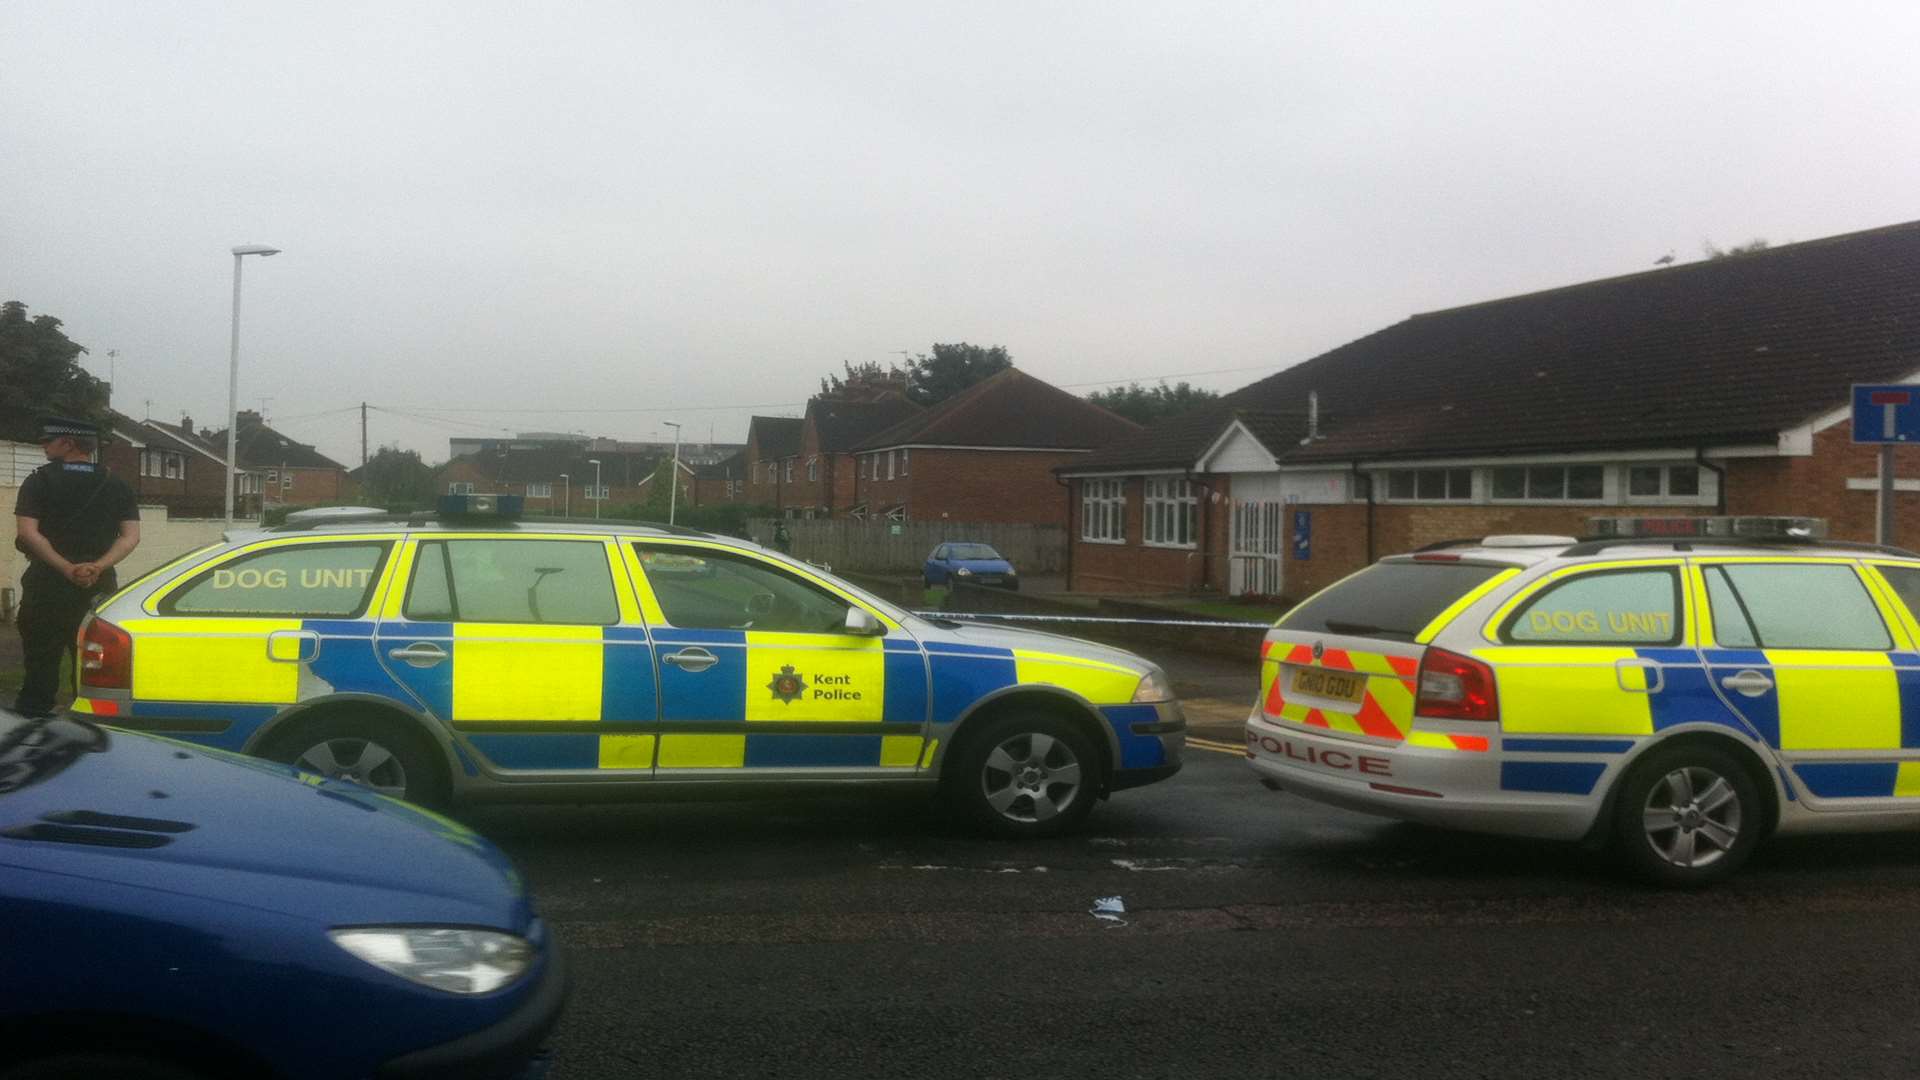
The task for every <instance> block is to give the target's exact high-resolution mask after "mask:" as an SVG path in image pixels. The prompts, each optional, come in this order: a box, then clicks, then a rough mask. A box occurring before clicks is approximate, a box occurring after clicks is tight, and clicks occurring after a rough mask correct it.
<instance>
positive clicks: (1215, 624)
mask: <svg viewBox="0 0 1920 1080" xmlns="http://www.w3.org/2000/svg"><path fill="white" fill-rule="evenodd" d="M913 614H915V615H918V616H920V617H921V618H923V619H1006V620H1008V621H1010V622H1067V623H1109V624H1113V625H1119V626H1195V627H1205V628H1209V629H1214V630H1271V629H1273V624H1271V623H1263V622H1225V621H1220V620H1214V619H1122V618H1118V617H1115V616H1109V615H1008V614H1001V613H1000V612H996V611H980V612H973V611H916V612H914V613H913Z"/></svg>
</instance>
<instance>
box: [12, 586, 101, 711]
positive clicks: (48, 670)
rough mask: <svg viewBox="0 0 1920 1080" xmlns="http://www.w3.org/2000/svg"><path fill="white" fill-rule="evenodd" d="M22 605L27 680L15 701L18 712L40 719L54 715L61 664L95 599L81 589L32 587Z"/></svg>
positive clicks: (69, 651)
mask: <svg viewBox="0 0 1920 1080" xmlns="http://www.w3.org/2000/svg"><path fill="white" fill-rule="evenodd" d="M26 593H27V595H26V597H25V598H24V599H23V601H22V602H21V604H20V645H21V648H22V650H23V651H24V652H25V653H26V661H27V678H26V681H25V682H23V683H21V684H20V694H19V696H18V697H16V698H14V700H13V708H14V711H15V712H18V713H21V714H23V715H26V716H41V715H44V714H46V713H50V712H52V711H53V697H54V695H55V694H56V693H58V692H59V690H60V661H61V659H62V658H63V657H66V656H69V655H71V654H72V653H73V648H74V640H73V639H74V635H75V634H77V633H79V632H80V621H81V620H82V619H84V618H86V616H87V610H88V608H90V607H91V606H92V603H93V597H92V596H91V595H90V594H88V593H85V592H81V591H80V590H78V589H63V588H58V587H55V588H51V589H48V588H35V587H33V586H31V585H29V586H28V587H27V589H26Z"/></svg>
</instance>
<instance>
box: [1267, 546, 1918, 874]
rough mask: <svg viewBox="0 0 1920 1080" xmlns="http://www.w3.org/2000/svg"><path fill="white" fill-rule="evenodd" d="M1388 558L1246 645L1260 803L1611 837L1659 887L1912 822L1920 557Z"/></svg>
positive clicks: (1626, 550)
mask: <svg viewBox="0 0 1920 1080" xmlns="http://www.w3.org/2000/svg"><path fill="white" fill-rule="evenodd" d="M1596 525H1597V526H1598V527H1599V529H1598V531H1599V533H1600V534H1601V539H1597V540H1592V541H1587V542H1576V541H1574V540H1573V539H1572V538H1571V537H1537V536H1517V537H1487V538H1485V539H1483V540H1473V541H1458V542H1452V543H1444V544H1437V545H1432V546H1431V547H1429V548H1426V549H1422V550H1421V551H1419V552H1416V553H1413V554H1411V555H1403V556H1395V557H1392V558H1387V559H1383V560H1381V561H1380V562H1378V563H1375V564H1374V565H1372V566H1370V567H1368V568H1366V569H1364V570H1362V571H1360V572H1358V573H1356V574H1354V575H1352V576H1350V577H1348V578H1346V579H1344V580H1342V581H1340V582H1337V583H1336V584H1334V585H1332V586H1330V587H1329V588H1327V589H1325V590H1323V591H1322V592H1320V593H1318V594H1316V595H1314V596H1312V597H1310V598H1309V599H1308V600H1306V601H1305V602H1304V603H1302V604H1301V605H1300V606H1299V607H1298V608H1296V609H1295V610H1293V611H1292V612H1290V613H1289V614H1288V615H1287V616H1285V617H1284V618H1283V619H1281V621H1280V622H1279V623H1278V624H1277V625H1276V626H1275V628H1274V629H1273V630H1272V631H1271V632H1270V633H1268V634H1267V637H1266V641H1265V643H1264V645H1263V647H1262V660H1261V695H1260V700H1259V701H1258V702H1257V703H1256V705H1255V707H1254V709H1253V713H1252V715H1251V716H1250V717H1249V718H1248V721H1247V729H1246V737H1247V757H1248V759H1249V764H1250V765H1251V766H1252V767H1253V769H1254V770H1255V771H1256V772H1258V773H1259V774H1260V775H1261V777H1262V778H1263V779H1264V780H1265V781H1266V782H1267V783H1268V786H1270V787H1275V788H1279V789H1283V790H1286V791H1290V792H1294V793H1296V794H1300V795H1304V796H1307V797H1309V798H1313V799H1317V800H1320V801H1323V802H1327V803H1332V804H1334V805H1338V806H1344V807H1348V808H1351V809H1355V810H1361V811H1366V812H1368V813H1375V814H1384V815H1388V816H1392V817H1398V818H1403V819H1407V820H1412V821H1421V822H1427V823H1431V824H1435V825H1444V826H1452V827H1457V828H1462V829H1471V830H1478V831H1484V832H1494V833H1506V834H1512V835H1519V836H1534V837H1548V838H1554V839H1563V840H1575V839H1583V838H1584V839H1588V840H1593V841H1598V840H1601V839H1608V840H1610V841H1611V842H1612V843H1613V844H1614V845H1615V846H1616V847H1617V849H1618V850H1619V852H1620V853H1621V854H1622V855H1623V856H1624V857H1625V859H1626V860H1627V861H1628V863H1629V864H1630V865H1631V866H1632V867H1633V868H1635V869H1636V870H1637V871H1638V872H1639V873H1641V874H1642V875H1644V876H1646V877H1649V878H1651V879H1653V880H1655V881H1658V882H1661V883H1664V884H1672V885H1695V884H1704V883H1707V882H1710V881H1713V880H1717V879H1719V878H1721V877H1724V876H1725V875H1727V874H1730V873H1732V872H1733V871H1734V870H1735V869H1736V868H1737V867H1738V866H1739V865H1740V864H1741V863H1742V862H1743V861H1745V859H1746V858H1747V856H1748V855H1749V853H1750V852H1751V851H1752V850H1753V848H1754V845H1755V844H1756V843H1758V842H1759V841H1760V840H1761V839H1763V838H1764V837H1766V836H1767V835H1769V834H1772V833H1776V832H1778V833H1792V832H1815V831H1832V830H1849V829H1879V828H1890V827H1902V826H1913V825H1916V824H1920V621H1916V618H1915V615H1916V612H1920V555H1915V554H1914V553H1912V552H1906V551H1902V550H1899V549H1896V548H1883V547H1874V546H1871V545H1862V544H1846V543H1840V542H1827V541H1820V540H1817V539H1815V537H1817V536H1819V535H1823V534H1824V525H1823V523H1821V522H1819V521H1817V520H1815V519H1805V518H1727V517H1718V518H1709V517H1700V518H1691V517H1689V518H1606V519H1596Z"/></svg>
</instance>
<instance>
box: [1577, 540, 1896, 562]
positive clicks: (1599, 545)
mask: <svg viewBox="0 0 1920 1080" xmlns="http://www.w3.org/2000/svg"><path fill="white" fill-rule="evenodd" d="M1617 547H1671V548H1673V549H1674V550H1675V551H1692V550H1693V549H1694V548H1696V547H1735V548H1760V549H1762V550H1777V549H1780V548H1820V547H1825V548H1840V549H1843V550H1846V551H1871V552H1877V553H1879V554H1881V555H1898V556H1901V557H1903V558H1908V559H1920V551H1910V550H1908V549H1907V548H1903V547H1895V546H1893V545H1892V544H1867V543H1862V542H1860V541H1858V540H1821V539H1816V538H1814V537H1810V536H1809V537H1791V536H1773V537H1765V538H1747V537H1738V536H1675V537H1664V536H1608V537H1600V538H1594V539H1583V540H1581V541H1580V542H1579V543H1577V544H1575V545H1573V546H1572V547H1570V548H1568V549H1567V550H1565V551H1563V552H1561V553H1560V554H1561V555H1562V556H1564V557H1566V558H1578V557H1580V556H1582V555H1597V554H1599V553H1600V552H1603V551H1606V550H1607V549H1609V548H1617Z"/></svg>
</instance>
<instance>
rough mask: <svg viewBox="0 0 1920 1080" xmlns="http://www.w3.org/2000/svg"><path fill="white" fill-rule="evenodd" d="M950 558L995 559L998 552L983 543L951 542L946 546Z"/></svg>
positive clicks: (998, 555)
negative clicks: (951, 543)
mask: <svg viewBox="0 0 1920 1080" xmlns="http://www.w3.org/2000/svg"><path fill="white" fill-rule="evenodd" d="M948 551H949V554H948V556H947V557H948V558H950V559H997V558H999V557H1000V553H999V552H997V551H995V550H993V549H992V548H990V547H988V546H987V545H985V544H953V545H950V546H949V547H948Z"/></svg>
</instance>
